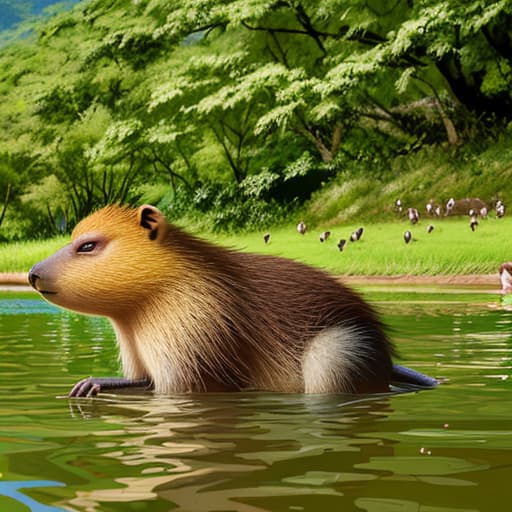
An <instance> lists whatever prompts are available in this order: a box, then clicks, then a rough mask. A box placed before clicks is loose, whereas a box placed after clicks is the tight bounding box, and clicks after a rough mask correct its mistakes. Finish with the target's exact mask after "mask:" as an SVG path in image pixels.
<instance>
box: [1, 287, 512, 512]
mask: <svg viewBox="0 0 512 512" xmlns="http://www.w3.org/2000/svg"><path fill="white" fill-rule="evenodd" d="M365 293H366V295H367V297H368V298H369V299H370V300H371V301H372V302H374V303H375V304H376V305H377V306H378V307H379V308H380V309H381V311H382V312H383V314H384V318H385V320H386V322H387V323H388V324H389V325H390V327H391V329H392V337H393V339H394V340H395V341H396V344H397V347H398V349H399V351H400V353H401V354H402V360H401V361H400V362H401V363H402V364H406V365H408V366H412V367H414V368H416V369H419V370H421V371H424V372H426V373H428V374H430V375H433V376H436V377H438V378H440V379H442V380H443V383H442V385H441V386H439V387H438V388H437V389H435V390H433V391H423V392H419V393H407V394H394V395H386V396H382V395H381V396H363V397H349V396H340V395H336V396H303V395H283V394H270V393H237V394H212V395H177V396H171V397H165V398H163V397H155V396H153V395H151V394H144V393H139V394H134V393H133V391H132V392H130V393H129V394H126V393H125V394H118V395H102V396H100V397H98V398H95V399H81V400H68V399H66V398H60V397H62V396H64V395H66V394H67V392H68V391H69V389H70V387H71V385H72V384H73V383H74V382H75V381H77V380H78V379H80V378H82V377H84V376H88V375H96V376H106V375H113V374H115V373H116V371H117V363H116V348H115V342H114V337H113V334H112V332H111V330H110V327H109V325H108V323H107V322H106V321H103V320H102V319H94V318H87V317H82V316H79V315H75V314H71V313H66V312H62V311H60V310H58V309H56V308H54V307H53V306H50V305H48V304H46V303H45V302H43V301H41V300H39V299H38V298H37V297H36V296H35V295H31V294H25V295H24V294H12V293H2V294H0V512H11V511H13V512H18V511H27V510H32V511H35V512H55V511H62V510H74V511H84V512H91V511H123V512H124V511H151V512H159V511H168V510H180V511H227V510H229V511H242V512H256V511H281V510H282V511H288V510H290V511H294V510H295V511H302V510H311V511H315V512H317V511H330V510H343V511H351V510H357V511H360V510H364V511H370V512H376V511H379V512H380V511H383V512H388V511H389V512H391V511H404V512H409V511H411V512H412V511H415V512H416V511H421V512H441V511H443V512H446V511H478V510H480V511H487V510H489V511H495V510H507V509H508V508H509V506H510V500H511V498H512V485H511V483H510V481H511V479H512V393H511V391H512V389H511V386H512V377H511V367H512V361H511V358H512V337H511V333H512V312H511V311H508V310H507V309H506V308H502V307H501V306H500V305H499V300H498V297H497V296H496V295H492V294H485V293H481V292H478V291H475V290H458V291H454V290H452V289H448V288H441V289H436V290H427V289H414V290H410V291H404V290H399V291H389V290H386V291H383V290H382V289H380V290H379V289H367V290H365Z"/></svg>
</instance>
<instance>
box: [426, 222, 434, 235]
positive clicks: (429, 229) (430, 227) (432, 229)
mask: <svg viewBox="0 0 512 512" xmlns="http://www.w3.org/2000/svg"><path fill="white" fill-rule="evenodd" d="M432 231H434V226H433V225H432V224H429V225H428V226H427V233H432Z"/></svg>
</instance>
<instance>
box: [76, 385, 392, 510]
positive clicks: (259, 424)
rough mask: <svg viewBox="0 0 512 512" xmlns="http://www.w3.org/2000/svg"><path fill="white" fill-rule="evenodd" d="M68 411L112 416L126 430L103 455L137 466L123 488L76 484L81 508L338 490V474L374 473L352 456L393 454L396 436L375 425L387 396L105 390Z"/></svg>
mask: <svg viewBox="0 0 512 512" xmlns="http://www.w3.org/2000/svg"><path fill="white" fill-rule="evenodd" d="M73 412H74V414H80V415H81V416H83V417H85V418H89V419H92V418H96V417H101V419H102V420H103V421H106V422H107V423H111V424H115V425H118V426H119V427H120V431H119V435H122V437H123V440H122V441H121V442H120V443H115V444H114V445H113V446H112V449H107V450H106V451H105V452H104V453H103V455H102V456H103V457H107V458H112V459H115V461H116V463H118V464H120V465H121V466H119V465H118V466H117V467H118V468H121V467H122V466H129V467H132V468H134V469H135V470H136V473H137V476H132V475H130V476H120V477H118V478H115V482H116V483H117V484H121V485H122V487H121V488H119V489H117V488H114V487H112V488H103V489H95V490H91V491H83V490H77V493H76V496H75V497H73V498H71V499H70V500H69V502H68V503H69V505H70V506H72V507H77V508H79V509H81V510H83V509H87V510H97V509H100V508H101V503H105V502H116V503H117V502H125V501H127V502H128V501H130V502H131V501H139V500H144V501H147V500H158V499H160V500H165V502H166V503H169V502H170V503H173V504H176V506H177V507H178V510H233V509H236V510H240V511H247V512H252V511H259V510H267V509H268V508H267V506H268V507H270V509H271V508H272V505H271V504H272V502H273V500H274V499H278V497H281V498H282V499H285V500H291V501H292V502H293V501H294V499H295V498H294V497H297V498H299V497H302V498H303V497H304V495H307V494H314V495H316V496H326V497H327V496H331V497H338V498H339V497H340V496H342V495H343V493H342V492H341V487H340V486H342V485H343V484H346V483H347V482H363V481H366V480H368V479H372V478H375V476H374V475H372V472H371V471H370V472H368V471H354V469H353V466H354V465H355V464H357V463H361V462H364V461H369V460H370V459H371V458H372V457H374V456H390V455H392V454H393V444H394V442H389V441H386V440H385V439H381V438H380V437H379V436H378V435H375V433H376V431H377V427H378V423H377V420H381V419H383V418H385V417H386V416H387V415H388V414H389V413H391V412H392V410H391V408H390V406H389V400H388V399H387V398H386V397H378V398H376V397H368V398H366V399H363V400H362V399H361V398H358V399H356V400H354V399H353V397H350V398H349V397H347V399H346V401H344V398H343V397H341V396H329V397H326V396H300V395H268V394H257V393H254V394H252V393H251V394H235V395H208V396H207V397H204V398H203V397H199V396H197V395H196V396H194V397H190V398H188V397H187V398H183V399H164V398H158V397H154V398H147V397H135V398H134V397H128V398H127V399H126V400H120V401H119V400H118V399H115V401H113V402H111V403H109V398H104V399H97V400H94V401H91V402H90V403H85V404H84V405H80V404H79V403H78V401H77V402H73ZM132 415H134V416H132ZM366 433H372V437H365V434H366ZM97 435H98V436H101V437H104V435H105V432H104V431H101V432H98V433H97ZM99 444H101V443H99ZM106 448H108V446H106ZM120 472H121V473H123V474H124V473H126V471H125V470H124V468H123V469H122V470H120ZM112 473H113V474H115V468H114V467H112ZM260 502H261V504H263V505H260V504H259V503H260ZM265 503H267V504H268V505H264V504H265ZM155 510H158V509H157V508H155Z"/></svg>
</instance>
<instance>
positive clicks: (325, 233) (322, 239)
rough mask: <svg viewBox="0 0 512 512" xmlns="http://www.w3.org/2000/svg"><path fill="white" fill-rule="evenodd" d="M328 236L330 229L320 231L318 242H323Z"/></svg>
mask: <svg viewBox="0 0 512 512" xmlns="http://www.w3.org/2000/svg"><path fill="white" fill-rule="evenodd" d="M330 236H331V232H330V231H324V232H323V233H320V242H325V241H326V240H327V239H328V238H329V237H330Z"/></svg>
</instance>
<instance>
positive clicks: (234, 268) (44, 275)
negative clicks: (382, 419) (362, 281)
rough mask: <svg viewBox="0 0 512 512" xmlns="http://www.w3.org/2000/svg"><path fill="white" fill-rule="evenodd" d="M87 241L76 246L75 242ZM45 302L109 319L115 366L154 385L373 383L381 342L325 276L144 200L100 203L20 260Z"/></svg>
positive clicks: (183, 388)
mask: <svg viewBox="0 0 512 512" xmlns="http://www.w3.org/2000/svg"><path fill="white" fill-rule="evenodd" d="M87 241H96V242H97V248H96V249H97V250H96V249H95V250H94V251H92V252H90V253H80V252H77V251H80V249H79V248H80V247H81V245H82V244H83V243H84V242H87ZM32 273H33V275H36V274H37V276H36V277H37V281H36V280H35V279H34V280H33V284H34V286H35V287H36V288H37V289H38V290H39V291H40V292H41V293H42V294H43V295H44V296H45V297H46V298H47V299H49V300H51V301H52V302H55V303H56V304H59V305H61V306H63V307H67V308H70V309H74V310H77V311H80V312H84V313H88V314H95V315H104V316H107V317H109V318H110V319H111V321H112V324H113V326H114V329H115V331H116V335H117V340H118V343H119V347H120V357H121V363H122V367H123V371H124V374H125V376H126V377H128V378H130V379H138V378H149V379H151V381H152V382H153V383H154V386H155V389H156V391H157V392H164V393H170V392H189V391H228V390H230V391H231V390H241V389H260V390H274V391H283V392H303V391H308V392H376V391H384V390H387V389H388V385H389V382H390V379H391V372H392V362H391V356H392V353H393V349H392V346H391V344H390V342H389V341H388V339H387V337H386V335H385V334H384V332H383V329H382V325H381V323H380V321H379V319H378V318H377V316H376V314H375V312H374V310H373V309H372V308H371V307H370V306H369V305H368V304H367V303H366V302H365V301H363V299H362V298H361V297H360V296H359V295H358V294H356V293H355V292H353V291H352V290H350V289H348V288H347V287H345V286H343V285H341V284H340V283H339V282H338V281H336V280H335V279H334V278H332V277H331V276H329V275H328V274H326V273H324V272H322V271H319V270H316V269H313V268H311V267H308V266H306V265H302V264H300V263H297V262H294V261H291V260H287V259H283V258H278V257H273V256H265V255H257V254H246V253H241V252H237V251H233V250H229V249H226V248H222V247H218V246H215V245H212V244H210V243H207V242H205V241H203V240H200V239H198V238H196V237H193V236H191V235H189V234H187V233H185V232H184V231H182V230H180V229H179V228H177V227H175V226H173V225H170V224H167V222H166V221H165V219H164V218H163V216H161V214H160V212H159V211H158V210H157V209H156V208H153V207H151V206H147V205H145V206H142V207H140V208H139V209H138V210H135V209H129V208H121V207H118V206H110V207H107V208H105V209H103V210H100V211H98V212H96V213H94V214H92V215H91V216H90V217H88V218H86V219H84V220H83V221H82V222H81V223H80V224H78V226H77V227H76V229H75V230H74V232H73V234H72V242H71V244H69V245H68V246H66V247H64V248H63V249H61V250H60V251H59V252H57V253H56V254H54V255H53V256H51V257H50V258H48V259H47V260H44V261H43V262H41V263H39V264H38V265H36V266H35V267H34V268H33V269H32Z"/></svg>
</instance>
